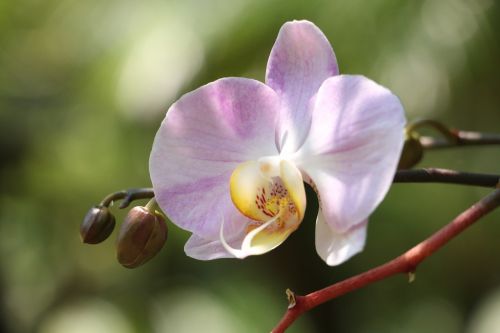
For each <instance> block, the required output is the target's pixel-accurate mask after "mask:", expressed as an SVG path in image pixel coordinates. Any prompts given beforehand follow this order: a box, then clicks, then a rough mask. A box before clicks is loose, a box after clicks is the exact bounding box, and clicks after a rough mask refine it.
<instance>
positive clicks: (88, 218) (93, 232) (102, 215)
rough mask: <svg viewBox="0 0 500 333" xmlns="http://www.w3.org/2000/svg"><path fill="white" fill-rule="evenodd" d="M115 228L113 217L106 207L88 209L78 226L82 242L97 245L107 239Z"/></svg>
mask: <svg viewBox="0 0 500 333" xmlns="http://www.w3.org/2000/svg"><path fill="white" fill-rule="evenodd" d="M114 228H115V217H114V216H113V214H111V211H110V210H109V208H108V207H105V206H95V207H92V208H90V210H89V211H88V213H87V215H85V218H84V219H83V222H82V224H81V225H80V237H81V238H82V242H84V243H87V244H97V243H100V242H102V241H104V240H105V239H106V238H108V237H109V235H110V234H111V232H112V231H113V229H114Z"/></svg>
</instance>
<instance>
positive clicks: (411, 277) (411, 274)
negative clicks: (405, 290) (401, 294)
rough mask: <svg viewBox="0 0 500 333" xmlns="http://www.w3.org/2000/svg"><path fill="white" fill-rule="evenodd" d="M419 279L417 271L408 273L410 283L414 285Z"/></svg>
mask: <svg viewBox="0 0 500 333" xmlns="http://www.w3.org/2000/svg"><path fill="white" fill-rule="evenodd" d="M416 277H417V274H416V273H415V271H411V272H408V283H413V282H414V281H415V279H416Z"/></svg>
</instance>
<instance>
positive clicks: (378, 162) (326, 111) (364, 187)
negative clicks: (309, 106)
mask: <svg viewBox="0 0 500 333" xmlns="http://www.w3.org/2000/svg"><path fill="white" fill-rule="evenodd" d="M404 125H405V117H404V111H403V107H402V105H401V103H400V102H399V99H398V98H397V97H396V96H395V95H393V94H392V93H391V92H390V91H389V90H387V89H386V88H384V87H382V86H380V85H378V84H377V83H375V82H373V81H371V80H369V79H367V78H365V77H363V76H350V75H340V76H336V77H332V78H330V79H328V80H327V81H325V83H323V85H322V86H321V88H320V90H319V91H318V95H317V97H316V101H315V105H314V111H313V118H312V123H311V130H310V132H309V136H308V138H307V140H306V142H305V143H304V145H303V146H302V147H301V149H300V151H298V152H297V156H296V163H297V165H298V166H299V168H301V170H302V171H303V172H304V174H305V177H304V178H305V179H306V181H307V179H308V178H309V183H312V184H313V186H315V187H316V190H317V192H318V194H319V197H320V204H321V208H322V210H323V213H324V215H325V219H326V222H327V223H328V224H329V225H330V226H331V227H332V228H333V229H334V230H335V231H336V232H338V233H343V232H346V231H347V230H349V229H350V228H352V227H353V226H354V225H357V224H358V223H359V222H360V221H363V220H366V219H367V218H368V216H369V215H370V214H371V213H372V212H373V210H374V209H375V208H376V207H377V205H378V204H379V203H380V202H381V201H382V199H383V198H384V197H385V195H386V193H387V191H388V190H389V187H390V185H391V183H392V179H393V177H394V173H395V171H396V166H397V163H398V160H399V156H400V154H401V149H402V147H403V136H404V133H403V131H404Z"/></svg>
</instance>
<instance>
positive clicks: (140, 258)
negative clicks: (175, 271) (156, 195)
mask: <svg viewBox="0 0 500 333" xmlns="http://www.w3.org/2000/svg"><path fill="white" fill-rule="evenodd" d="M167 233H168V232H167V225H166V223H165V219H164V217H163V215H162V214H161V213H160V212H158V211H155V212H154V213H153V212H150V211H149V210H148V209H147V208H146V207H140V206H137V207H134V208H132V209H131V210H130V212H129V213H128V215H127V217H125V221H123V224H122V226H121V229H120V232H119V234H118V242H117V247H116V251H117V259H118V262H119V263H120V264H122V265H123V266H125V267H127V268H136V267H138V266H141V265H142V264H144V263H146V262H147V261H148V260H150V259H151V258H153V257H154V256H155V255H156V254H157V253H158V252H159V251H160V250H161V248H162V247H163V245H164V244H165V241H166V240H167Z"/></svg>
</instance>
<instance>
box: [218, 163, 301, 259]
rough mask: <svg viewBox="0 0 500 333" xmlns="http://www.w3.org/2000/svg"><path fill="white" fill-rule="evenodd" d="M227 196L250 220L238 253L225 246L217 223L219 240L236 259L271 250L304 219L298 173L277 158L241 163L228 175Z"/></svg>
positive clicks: (221, 231)
mask: <svg viewBox="0 0 500 333" xmlns="http://www.w3.org/2000/svg"><path fill="white" fill-rule="evenodd" d="M230 193H231V198H232V200H233V203H234V205H235V206H236V208H238V210H239V211H240V212H241V213H242V214H243V215H245V216H247V217H249V218H251V219H252V220H253V222H251V223H250V224H249V225H248V226H247V230H246V236H245V237H244V239H243V242H242V245H241V249H240V250H238V249H234V248H232V247H230V246H229V245H227V242H226V240H225V236H224V230H223V228H224V226H223V224H224V223H222V224H221V229H220V241H221V243H222V244H223V245H224V247H225V248H226V249H227V250H228V251H229V252H230V253H232V254H233V255H235V256H236V257H238V258H243V257H246V256H248V255H255V254H262V253H265V252H268V251H270V250H272V249H274V248H275V247H276V246H278V245H279V244H281V243H282V242H283V241H284V240H285V239H286V238H287V237H288V236H289V235H290V234H291V233H292V232H293V231H294V230H295V229H297V227H298V226H299V224H300V222H301V221H302V219H303V217H304V211H305V207H306V196H305V190H304V184H303V181H302V176H301V174H300V171H299V170H297V169H296V168H295V166H294V165H293V164H292V163H290V162H289V161H287V160H282V159H281V158H280V157H279V156H274V157H264V158H261V159H259V160H257V161H247V162H244V163H241V164H240V165H239V166H238V167H237V168H236V169H235V170H234V172H233V174H232V175H231V180H230Z"/></svg>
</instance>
